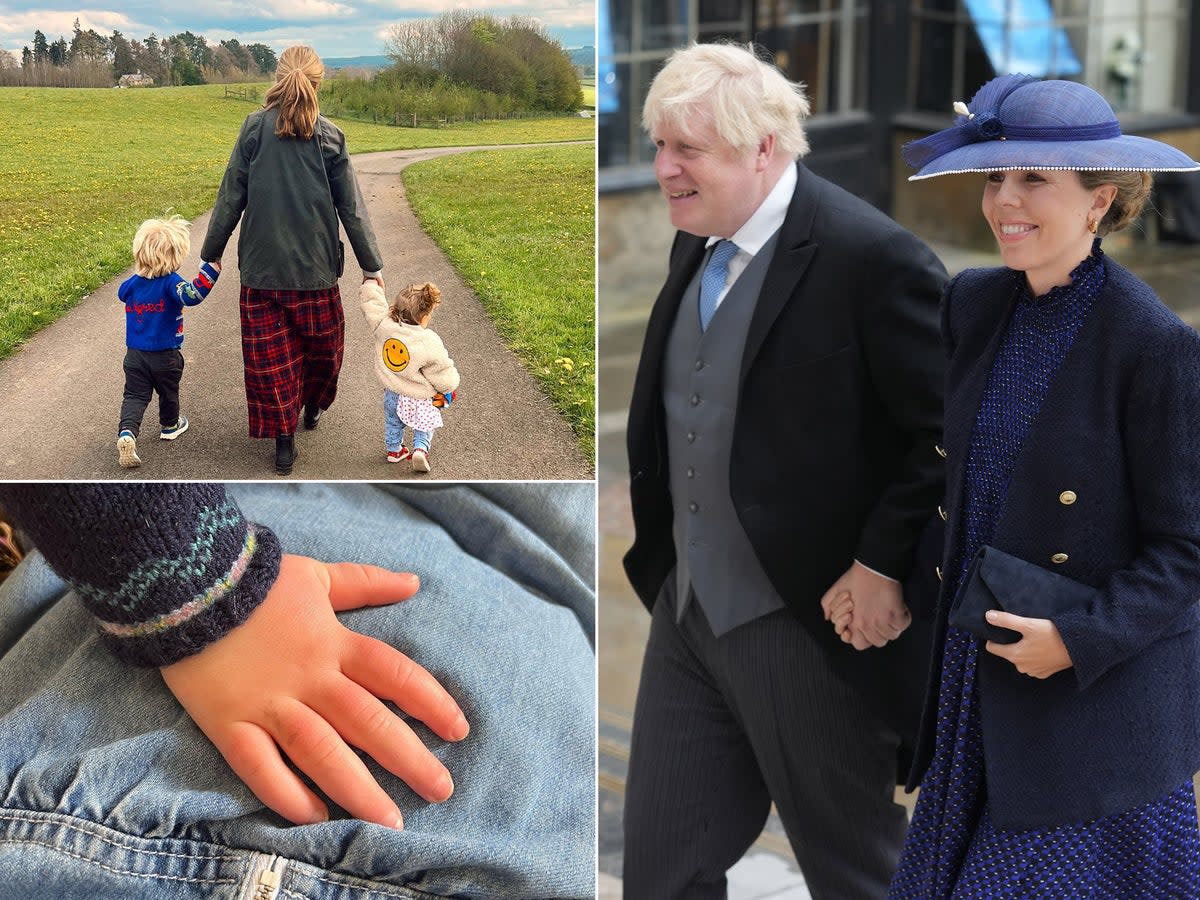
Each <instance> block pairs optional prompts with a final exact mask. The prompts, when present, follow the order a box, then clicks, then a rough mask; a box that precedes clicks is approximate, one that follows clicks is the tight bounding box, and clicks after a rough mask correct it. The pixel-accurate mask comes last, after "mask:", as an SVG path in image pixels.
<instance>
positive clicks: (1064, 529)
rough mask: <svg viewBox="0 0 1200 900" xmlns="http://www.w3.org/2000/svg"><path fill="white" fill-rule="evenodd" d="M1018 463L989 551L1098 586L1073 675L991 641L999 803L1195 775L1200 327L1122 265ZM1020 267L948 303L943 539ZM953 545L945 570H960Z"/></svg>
mask: <svg viewBox="0 0 1200 900" xmlns="http://www.w3.org/2000/svg"><path fill="white" fill-rule="evenodd" d="M1106 265H1107V269H1108V278H1107V280H1106V282H1105V285H1104V288H1103V290H1102V291H1101V293H1100V295H1099V296H1098V297H1097V298H1096V301H1095V304H1094V306H1093V308H1092V311H1091V313H1090V315H1089V316H1088V318H1087V319H1086V320H1085V321H1084V323H1083V325H1082V327H1081V328H1080V330H1079V333H1078V335H1077V337H1076V339H1075V343H1074V344H1073V345H1072V347H1071V349H1070V351H1069V353H1068V354H1067V356H1066V358H1065V360H1064V361H1063V363H1062V366H1061V368H1060V369H1059V370H1058V373H1057V374H1056V376H1055V378H1054V381H1053V382H1052V383H1051V385H1050V390H1049V392H1048V394H1047V395H1046V399H1045V402H1044V403H1043V404H1042V407H1041V410H1040V411H1039V413H1038V415H1037V418H1036V419H1035V420H1034V422H1033V424H1032V426H1031V427H1030V429H1029V433H1028V436H1027V438H1026V440H1025V443H1024V445H1023V446H1022V448H1021V452H1020V455H1019V456H1018V458H1017V462H1016V467H1015V469H1014V471H1013V475H1012V480H1011V483H1010V487H1009V489H1008V494H1007V498H1006V501H1005V505H1004V510H1003V512H1002V514H1001V516H1000V519H999V521H998V522H997V525H996V531H995V534H994V536H993V539H992V542H991V543H992V545H994V546H995V547H997V548H999V549H1000V550H1003V551H1005V552H1007V553H1011V554H1013V555H1014V556H1018V557H1020V558H1022V559H1024V560H1027V561H1029V562H1032V563H1035V564H1037V565H1041V566H1044V567H1045V568H1047V569H1051V570H1053V571H1054V572H1056V573H1058V574H1061V575H1065V576H1067V577H1068V578H1072V579H1074V580H1076V581H1079V582H1082V583H1084V584H1088V585H1091V586H1092V587H1095V588H1098V589H1099V590H1100V591H1101V594H1100V598H1099V599H1098V600H1097V601H1096V602H1095V603H1094V604H1093V605H1092V607H1091V608H1089V609H1080V610H1076V611H1072V612H1070V613H1067V614H1063V615H1060V616H1056V617H1054V620H1053V621H1054V623H1055V625H1057V626H1058V630H1059V633H1060V634H1061V635H1062V638H1063V641H1064V643H1065V644H1066V646H1067V650H1068V651H1069V652H1070V654H1071V660H1072V662H1073V663H1074V666H1073V668H1070V669H1067V670H1066V671H1064V672H1060V673H1058V674H1056V675H1053V676H1051V677H1050V678H1048V679H1044V680H1039V679H1036V678H1031V677H1029V676H1027V675H1022V674H1020V673H1019V672H1018V671H1017V670H1016V668H1015V667H1014V666H1013V665H1012V664H1011V663H1010V662H1008V661H1007V660H1004V659H1001V658H1000V657H997V656H995V655H993V654H991V653H987V652H986V651H983V650H982V649H981V651H980V654H979V681H978V686H979V698H980V704H981V719H982V725H983V745H984V760H985V766H986V773H987V778H986V781H987V790H988V803H989V805H990V810H991V816H992V819H993V821H995V823H996V824H997V825H999V826H1000V827H1002V828H1042V827H1049V826H1054V825H1061V824H1066V823H1071V822H1081V821H1087V820H1090V819H1095V818H1098V817H1100V816H1107V815H1111V814H1114V813H1118V812H1122V811H1125V810H1128V809H1131V808H1133V807H1135V806H1139V805H1141V804H1143V803H1147V802H1150V801H1152V800H1156V799H1158V798H1160V797H1162V796H1164V795H1165V794H1167V793H1168V792H1169V791H1171V790H1173V789H1174V788H1177V787H1179V786H1180V785H1182V784H1184V783H1186V782H1188V781H1189V780H1190V779H1191V777H1192V775H1193V773H1195V772H1196V771H1197V770H1198V769H1200V629H1198V627H1197V626H1198V624H1200V606H1198V604H1197V599H1198V598H1200V447H1198V445H1197V432H1198V431H1200V336H1198V335H1197V334H1196V332H1195V331H1194V330H1193V329H1192V328H1190V327H1189V326H1188V325H1186V324H1185V323H1184V322H1182V321H1181V320H1180V319H1179V317H1178V316H1176V315H1175V314H1174V313H1172V312H1171V311H1170V310H1169V309H1167V307H1166V306H1164V305H1163V304H1162V302H1161V301H1160V300H1159V299H1158V298H1157V297H1156V296H1155V295H1154V292H1153V291H1152V290H1151V289H1150V288H1149V286H1148V285H1146V284H1145V283H1144V282H1142V281H1141V280H1139V279H1138V278H1136V277H1135V276H1134V275H1132V274H1131V273H1130V272H1129V271H1127V270H1126V269H1124V268H1122V267H1121V266H1120V265H1118V264H1117V263H1115V262H1113V261H1112V260H1111V259H1108V260H1106ZM1021 278H1023V275H1021V274H1020V273H1016V272H1013V271H1012V270H1010V269H977V270H970V271H966V272H963V273H962V274H961V275H959V276H958V277H957V278H955V279H954V280H953V281H951V282H950V284H949V285H947V288H946V294H945V297H944V299H943V304H942V333H943V339H944V340H945V342H946V349H947V353H948V357H949V364H948V368H947V390H946V411H945V445H944V446H945V450H946V485H947V501H946V508H947V510H948V514H949V520H948V528H947V534H948V535H957V534H959V532H960V530H961V528H962V523H961V515H962V491H963V478H964V470H965V465H964V463H965V460H966V456H967V447H968V442H969V440H970V436H971V429H972V427H973V425H974V422H975V415H976V412H977V410H978V408H979V403H980V400H981V397H982V394H983V390H984V386H985V384H986V382H987V377H988V372H989V371H990V370H991V367H992V361H993V360H994V359H995V356H996V353H997V351H998V350H999V347H1000V341H1001V338H1002V336H1003V334H1004V331H1005V330H1006V326H1007V323H1008V321H1009V319H1010V316H1011V313H1012V309H1013V305H1014V303H1015V302H1016V298H1017V290H1018V286H1019V279H1021ZM953 552H954V543H953V541H947V551H946V556H945V557H944V560H943V569H947V568H948V567H949V566H950V565H951V562H950V557H951V554H952V553H953ZM947 594H948V591H947V588H946V586H945V585H943V588H942V591H941V596H940V598H939V603H938V620H937V629H936V632H935V634H936V635H937V637H936V638H935V646H934V663H933V670H932V674H931V677H930V680H929V683H928V686H927V693H926V705H925V713H924V717H923V719H922V726H921V734H920V739H919V744H918V750H917V762H916V765H915V766H914V768H913V772H912V775H911V776H910V778H909V787H910V789H911V788H912V787H913V786H914V784H915V783H916V782H917V781H919V779H920V777H921V776H923V774H924V771H925V769H926V768H927V767H928V764H929V759H930V757H931V756H932V752H933V740H934V728H935V723H936V720H937V694H938V683H939V681H940V677H941V659H942V648H943V645H944V641H945V633H946V618H947V612H948V608H949V605H950V600H951V598H950V597H949V596H947Z"/></svg>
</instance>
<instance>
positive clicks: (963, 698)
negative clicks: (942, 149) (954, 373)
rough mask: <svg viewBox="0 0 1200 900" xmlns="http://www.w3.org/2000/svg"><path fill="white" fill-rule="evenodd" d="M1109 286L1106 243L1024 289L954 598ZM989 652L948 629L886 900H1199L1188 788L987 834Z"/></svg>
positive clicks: (974, 483)
mask: <svg viewBox="0 0 1200 900" xmlns="http://www.w3.org/2000/svg"><path fill="white" fill-rule="evenodd" d="M1105 275H1106V273H1105V265H1104V254H1103V253H1102V252H1101V250H1100V242H1099V240H1097V241H1096V242H1095V244H1094V245H1093V248H1092V255H1091V256H1089V257H1088V258H1087V259H1086V260H1084V261H1083V262H1082V263H1080V264H1079V266H1078V267H1076V269H1075V270H1074V271H1073V272H1072V273H1071V283H1070V284H1069V285H1067V286H1065V287H1056V288H1053V289H1052V290H1051V291H1050V292H1049V293H1047V294H1045V295H1043V296H1041V297H1037V298H1034V297H1033V296H1031V295H1030V293H1029V291H1028V288H1027V287H1025V278H1024V275H1022V274H1018V275H1017V278H1016V284H1015V288H1014V289H1015V290H1018V291H1020V292H1021V295H1020V297H1019V299H1018V302H1017V304H1016V307H1015V309H1014V311H1013V317H1012V320H1011V322H1010V323H1009V327H1008V331H1007V332H1006V333H1005V336H1004V338H1003V340H1002V342H1001V346H1000V350H999V352H998V353H997V355H996V359H995V361H994V362H993V364H992V369H991V372H990V373H989V375H988V382H987V386H986V388H985V389H984V394H983V399H982V401H981V403H980V406H979V411H978V413H977V414H976V418H975V424H974V428H973V430H972V432H971V440H970V446H969V449H968V455H967V467H966V484H965V491H964V494H963V497H964V509H963V516H962V519H961V522H962V527H961V531H960V533H959V534H957V535H956V536H955V542H956V553H955V556H954V559H955V565H954V567H953V568H952V570H951V571H952V572H953V573H954V578H955V580H954V583H953V585H952V588H953V590H956V589H957V587H958V585H959V584H960V583H961V581H962V579H963V576H964V575H965V573H966V569H967V568H968V566H969V564H970V560H971V559H972V558H973V557H974V555H975V552H976V551H977V550H978V549H979V547H980V546H982V545H983V544H986V543H987V542H988V541H989V540H990V539H991V536H992V532H993V530H994V528H995V525H996V522H997V520H998V519H999V517H1000V513H1001V511H1002V510H1003V507H1004V498H1005V494H1006V493H1007V490H1008V482H1009V479H1010V478H1011V476H1012V471H1013V468H1014V466H1015V464H1016V460H1017V454H1018V453H1019V452H1020V449H1021V445H1022V444H1023V443H1024V441H1025V436H1026V434H1027V433H1028V431H1029V426H1030V425H1031V424H1032V422H1033V420H1034V418H1035V417H1036V415H1037V413H1038V410H1039V409H1040V407H1041V405H1042V401H1043V400H1044V399H1045V397H1046V392H1047V391H1048V390H1049V388H1050V382H1051V381H1052V380H1053V378H1054V374H1055V373H1056V372H1057V370H1058V366H1059V365H1060V364H1061V363H1062V361H1063V359H1064V358H1065V357H1066V355H1067V351H1068V350H1070V348H1071V344H1072V342H1073V341H1074V340H1075V336H1076V334H1077V333H1078V332H1079V328H1080V326H1081V325H1082V324H1083V321H1084V319H1085V318H1086V317H1087V315H1088V312H1089V311H1090V310H1091V308H1092V304H1093V302H1094V301H1095V299H1096V296H1097V294H1098V293H1099V292H1100V289H1101V288H1102V287H1103V285H1104V279H1105ZM953 590H951V592H950V593H949V596H953ZM984 652H986V651H985V650H984V649H983V641H982V640H980V639H979V638H976V637H975V636H974V635H972V634H971V633H970V632H967V631H963V630H960V629H958V628H954V627H950V628H949V630H948V632H947V635H946V643H945V649H944V651H943V660H942V678H941V685H940V690H939V695H938V720H937V731H936V739H935V744H934V755H933V760H932V762H931V763H930V766H929V770H928V771H927V772H926V775H925V779H924V781H923V782H922V784H921V793H920V796H919V797H918V800H917V808H916V811H915V812H914V814H913V820H912V824H911V825H910V826H909V831H908V838H907V840H906V841H905V844H904V851H903V853H902V854H901V857H900V864H899V867H898V868H897V871H896V875H895V877H894V879H893V880H892V885H891V889H890V891H889V892H888V897H889V898H890V900H983V898H988V900H993V898H1011V900H1065V898H1087V900H1168V898H1170V900H1176V898H1177V900H1184V898H1188V900H1195V898H1200V829H1198V827H1197V819H1196V798H1195V793H1194V791H1193V789H1192V783H1191V782H1190V781H1189V782H1187V783H1186V784H1181V785H1180V786H1179V787H1178V788H1177V789H1176V790H1174V791H1172V792H1171V793H1170V794H1168V795H1167V796H1165V797H1163V798H1161V799H1159V800H1157V801H1155V802H1153V803H1148V804H1146V805H1145V806H1141V807H1138V808H1136V809H1132V810H1129V811H1127V812H1124V813H1120V814H1119V815H1114V816H1108V817H1105V818H1102V819H1096V820H1093V821H1090V822H1080V823H1074V824H1069V825H1062V826H1059V827H1056V828H1049V829H1034V830H1028V831H1009V830H1005V829H1001V828H998V827H996V826H995V825H994V824H992V821H991V819H990V818H989V816H988V810H987V805H986V800H987V797H986V790H985V785H984V768H983V737H982V730H981V727H980V721H979V697H978V691H977V687H976V666H977V660H978V657H979V654H980V653H984Z"/></svg>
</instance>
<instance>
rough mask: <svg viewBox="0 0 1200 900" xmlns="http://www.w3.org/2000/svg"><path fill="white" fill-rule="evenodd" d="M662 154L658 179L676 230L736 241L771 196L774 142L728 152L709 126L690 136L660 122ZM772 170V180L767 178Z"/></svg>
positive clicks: (658, 135)
mask: <svg viewBox="0 0 1200 900" xmlns="http://www.w3.org/2000/svg"><path fill="white" fill-rule="evenodd" d="M651 138H652V139H653V140H654V145H655V146H656V147H657V148H658V152H657V154H656V155H655V157H654V175H655V177H656V178H657V179H658V186H659V187H660V188H661V189H662V192H663V196H665V197H666V198H667V204H668V206H669V208H670V211H671V224H672V225H674V226H675V227H676V228H678V229H679V230H680V231H686V232H688V233H689V234H694V235H697V236H699V237H723V238H729V237H732V236H733V234H734V232H736V231H737V230H738V229H739V228H741V227H742V225H744V224H745V223H746V220H747V219H749V218H750V216H751V215H753V213H754V211H755V210H756V209H758V207H759V205H760V204H761V203H762V201H763V200H764V199H765V198H766V196H767V194H769V193H770V191H771V188H772V187H773V186H774V184H775V181H776V180H777V179H778V172H774V168H778V167H771V166H770V163H771V162H772V159H771V158H772V151H773V149H774V137H773V136H768V137H767V138H766V139H764V141H762V142H761V143H760V145H759V146H758V147H757V148H750V149H748V150H744V151H740V150H737V149H736V148H734V147H731V146H729V145H728V144H727V143H725V141H723V140H722V139H721V138H720V137H719V136H718V135H717V132H716V129H715V128H713V126H712V125H711V124H710V123H708V122H707V121H702V122H700V123H699V124H698V125H694V126H693V127H692V128H691V129H690V130H689V132H688V133H687V134H684V132H683V130H682V129H681V128H679V127H678V126H677V125H675V124H672V123H670V122H661V123H659V125H658V127H656V128H655V129H654V131H653V133H652V134H651ZM768 169H771V171H772V172H773V177H772V176H771V175H768Z"/></svg>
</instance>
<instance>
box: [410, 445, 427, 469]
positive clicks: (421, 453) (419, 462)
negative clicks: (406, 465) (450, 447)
mask: <svg viewBox="0 0 1200 900" xmlns="http://www.w3.org/2000/svg"><path fill="white" fill-rule="evenodd" d="M412 467H413V471H414V472H428V471H429V451H428V450H422V449H421V448H420V447H418V448H417V449H416V450H414V451H413V452H412Z"/></svg>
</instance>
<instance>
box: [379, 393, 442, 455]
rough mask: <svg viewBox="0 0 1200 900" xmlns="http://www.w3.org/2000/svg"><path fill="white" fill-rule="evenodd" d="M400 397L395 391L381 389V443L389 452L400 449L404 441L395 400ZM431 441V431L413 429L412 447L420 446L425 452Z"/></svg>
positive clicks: (402, 424)
mask: <svg viewBox="0 0 1200 900" xmlns="http://www.w3.org/2000/svg"><path fill="white" fill-rule="evenodd" d="M399 399H400V395H399V394H397V393H396V392H395V391H389V390H387V389H386V388H384V391H383V416H384V418H383V443H384V444H385V445H386V446H387V449H388V451H389V452H395V451H396V450H399V449H400V445H401V444H403V443H404V425H405V423H404V421H403V420H402V419H401V418H400V414H399V413H397V412H396V401H397V400H399ZM432 441H433V432H432V431H417V429H415V428H414V429H413V442H412V448H413V449H414V450H416V449H417V448H418V447H420V448H421V449H422V450H424V451H425V452H426V453H428V452H429V445H430V443H432Z"/></svg>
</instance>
